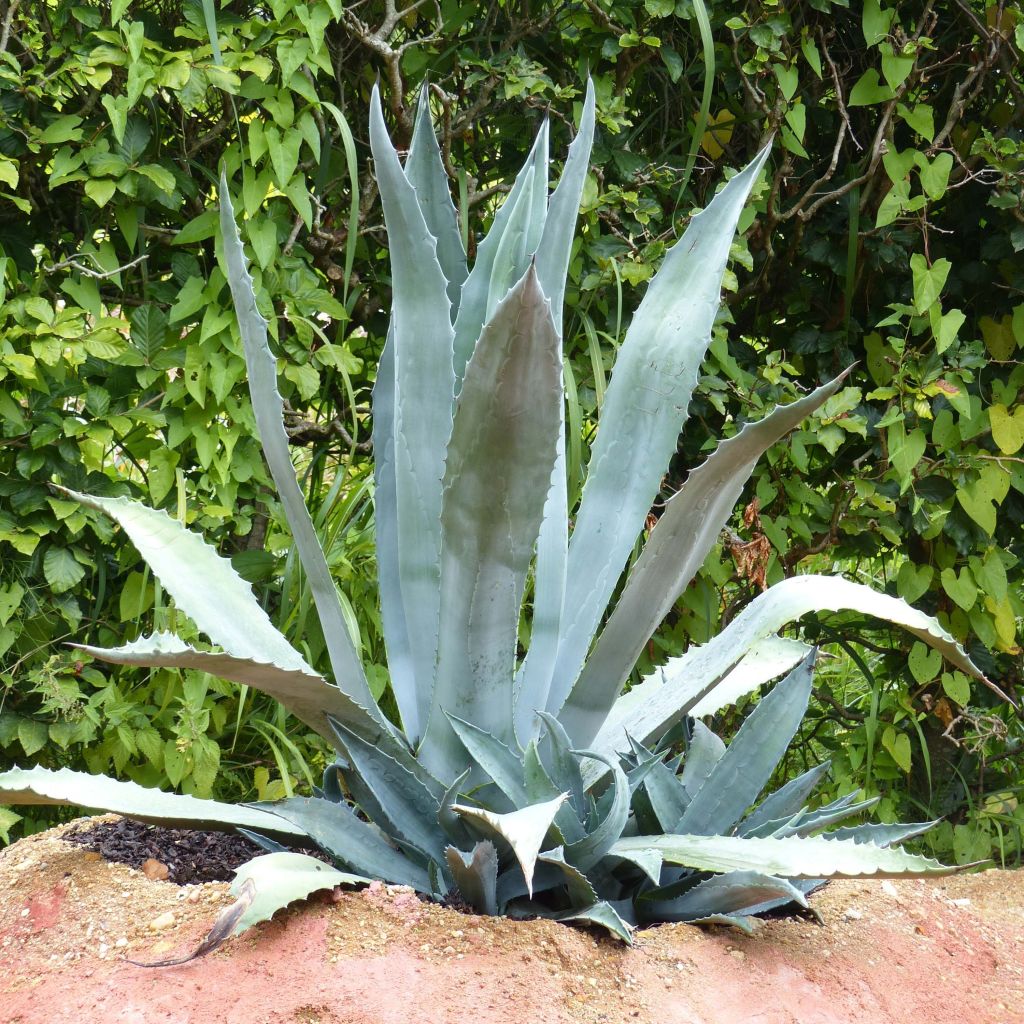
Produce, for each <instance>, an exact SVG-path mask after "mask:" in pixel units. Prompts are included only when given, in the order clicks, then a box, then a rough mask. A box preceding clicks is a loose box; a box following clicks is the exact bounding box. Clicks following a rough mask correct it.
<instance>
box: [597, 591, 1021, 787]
mask: <svg viewBox="0 0 1024 1024" xmlns="http://www.w3.org/2000/svg"><path fill="white" fill-rule="evenodd" d="M829 611H833V612H834V611H856V612H860V613H862V614H864V615H873V616H875V617H877V618H880V619H883V620H887V621H889V622H891V623H893V624H894V625H897V626H902V627H903V628H904V629H906V630H907V631H908V632H910V633H911V634H913V635H914V636H916V637H917V638H918V639H920V640H923V641H924V642H925V643H926V644H928V645H929V646H930V647H933V648H934V649H935V650H937V651H938V652H939V653H940V654H942V656H943V657H944V658H946V660H947V661H949V662H950V663H951V664H953V665H954V666H956V667H957V668H959V669H961V670H962V671H964V672H966V673H967V674H968V675H972V676H974V677H975V678H976V679H981V680H984V679H985V677H984V676H983V675H982V673H981V671H980V670H979V669H978V668H977V666H976V665H975V664H974V662H972V661H971V659H970V658H969V657H968V656H967V654H966V653H965V652H964V650H963V648H962V647H961V646H960V645H959V644H958V643H957V642H956V640H954V639H953V637H952V636H950V634H949V633H947V632H946V631H945V630H944V629H943V628H942V626H940V625H939V623H938V621H937V620H936V619H934V618H932V616H930V615H926V614H925V613H924V612H921V611H918V610H917V609H916V608H913V607H911V606H910V605H909V604H907V602H906V601H904V600H902V599H901V598H898V597H891V596H890V595H888V594H880V593H878V592H877V591H875V590H873V589H872V588H871V587H868V586H865V585H864V584H861V583H854V582H852V581H851V580H847V579H843V578H842V577H841V576H814V575H808V576H793V577H792V578H791V579H787V580H782V581H781V582H780V583H776V584H775V586H773V587H770V588H769V589H768V590H767V591H765V592H764V593H763V594H759V595H758V596H757V597H755V598H754V599H753V601H751V602H750V604H749V605H747V607H746V608H744V609H743V611H742V612H740V614H739V615H737V616H736V618H735V619H733V621H732V622H730V623H729V625H728V626H727V627H726V628H725V629H724V630H722V632H721V633H719V634H718V635H717V636H716V637H714V638H713V639H712V640H710V641H709V642H708V643H706V644H704V645H702V646H701V647H696V648H692V649H691V650H689V651H687V652H686V654H684V655H683V656H682V657H681V658H674V659H672V660H670V661H669V662H668V664H667V665H665V667H664V668H663V669H660V670H659V671H658V672H656V673H654V675H652V676H649V677H648V678H647V679H645V680H644V681H643V682H642V683H640V684H639V685H638V686H635V687H633V689H632V690H630V692H629V693H628V694H626V695H625V697H623V698H619V701H617V702H616V708H613V710H612V713H611V715H610V716H609V718H608V721H607V722H606V723H605V725H604V726H602V728H601V731H600V733H598V736H597V739H596V740H595V741H594V746H595V747H596V748H597V749H599V750H605V751H609V750H616V749H617V748H618V747H619V746H621V745H622V743H623V742H624V736H623V734H624V733H628V734H630V735H632V736H635V737H637V738H638V739H640V740H641V741H643V742H648V741H650V740H651V739H652V738H654V737H657V736H661V735H663V734H664V732H665V731H666V730H667V729H669V728H670V727H671V726H672V725H674V724H675V723H676V722H678V721H679V720H680V719H681V718H682V717H683V716H684V715H686V714H688V713H689V712H690V711H691V710H692V708H693V707H694V706H695V705H696V704H697V702H698V701H700V700H701V699H702V698H704V697H705V696H706V695H707V694H709V693H711V692H712V691H713V690H714V689H715V688H716V686H718V684H719V683H720V682H721V681H722V680H723V679H724V678H726V676H727V674H728V672H729V671H730V669H732V668H733V667H734V666H735V665H736V664H737V663H738V662H739V661H740V659H741V658H742V657H743V656H744V655H745V654H746V653H747V652H748V651H750V650H751V649H752V647H753V646H754V645H755V644H756V643H757V642H758V641H761V640H764V639H765V638H767V637H769V636H771V635H772V634H774V633H776V632H778V630H779V629H780V628H781V627H782V626H784V625H785V624H786V623H787V622H792V621H794V620H796V619H799V618H800V617H801V616H803V615H806V614H807V613H808V612H818V613H823V612H829ZM985 681H986V682H987V680H985ZM990 685H991V684H990ZM996 689H997V690H998V688H996ZM998 692H1000V693H1002V691H998ZM1003 696H1004V697H1005V694H1003ZM620 703H621V707H620ZM588 781H592V780H591V779H588Z"/></svg>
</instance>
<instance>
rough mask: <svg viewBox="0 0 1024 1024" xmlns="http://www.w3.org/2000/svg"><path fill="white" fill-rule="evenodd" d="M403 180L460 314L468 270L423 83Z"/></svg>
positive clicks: (453, 307)
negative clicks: (413, 197) (434, 246)
mask: <svg viewBox="0 0 1024 1024" xmlns="http://www.w3.org/2000/svg"><path fill="white" fill-rule="evenodd" d="M405 176H406V177H407V178H408V179H409V184H410V185H412V187H413V188H414V189H415V190H416V199H417V201H418V203H419V207H420V212H421V213H422V214H423V220H424V222H425V223H426V225H427V228H428V230H429V231H430V233H431V234H432V235H433V236H434V238H435V239H436V240H437V262H438V263H439V264H440V265H441V271H442V272H443V273H444V276H445V280H447V282H448V288H447V294H448V301H449V302H450V303H451V317H452V318H453V319H454V317H455V315H456V314H457V313H458V311H459V301H460V299H461V297H462V286H463V284H464V283H465V281H466V276H467V275H468V273H469V268H468V267H467V265H466V250H465V249H464V248H463V246H462V234H461V232H460V231H459V215H458V213H457V211H456V209H455V204H454V203H453V202H452V193H451V188H450V187H449V183H448V175H447V173H446V172H445V169H444V162H443V160H442V159H441V147H440V146H438V144H437V136H435V135H434V126H433V124H432V123H431V119H430V86H429V85H428V84H427V83H426V82H424V83H423V87H422V88H421V89H420V97H419V101H418V102H417V104H416V122H415V125H414V127H413V132H412V142H411V143H410V144H409V156H408V157H407V158H406V161H405Z"/></svg>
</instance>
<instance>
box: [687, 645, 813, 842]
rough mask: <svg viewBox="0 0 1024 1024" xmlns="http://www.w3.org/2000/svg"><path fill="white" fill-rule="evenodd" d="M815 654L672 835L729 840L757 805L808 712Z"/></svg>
mask: <svg viewBox="0 0 1024 1024" xmlns="http://www.w3.org/2000/svg"><path fill="white" fill-rule="evenodd" d="M814 658H815V652H813V651H812V652H811V654H810V655H808V656H807V658H806V659H805V660H804V661H803V663H802V664H800V665H798V666H797V667H796V668H795V669H793V671H792V672H790V674H789V675H788V676H786V678H785V679H784V680H783V681H782V682H781V683H779V684H778V685H777V686H776V687H775V688H774V689H773V690H772V691H771V693H769V694H768V696H766V697H764V698H763V699H762V700H761V701H760V702H759V703H758V705H757V707H755V708H754V710H753V711H752V712H751V713H750V714H749V715H748V716H747V719H746V721H744V723H743V725H741V726H740V730H739V732H738V733H737V734H736V736H735V738H734V739H733V741H732V743H730V744H729V747H728V749H727V750H726V751H725V753H724V754H723V755H722V757H721V759H720V760H719V761H718V762H717V763H716V764H715V766H714V767H713V768H712V769H711V772H710V773H709V774H708V777H707V779H706V780H705V782H704V784H703V785H702V786H701V787H700V788H699V789H698V790H697V792H696V793H694V794H693V797H692V798H691V800H690V803H689V804H688V805H687V807H686V810H685V811H684V812H683V816H682V818H681V819H680V820H679V823H678V826H677V828H676V829H674V831H676V832H683V833H686V834H688V835H717V834H728V833H729V831H730V830H731V829H732V827H733V825H735V824H736V822H737V821H739V820H740V818H741V817H742V816H743V813H744V811H746V810H747V808H748V807H750V806H751V804H753V803H754V801H755V800H756V799H757V797H758V795H759V794H760V792H761V790H762V789H764V787H765V786H766V785H767V783H768V780H769V779H770V778H771V776H772V772H774V771H775V767H776V765H777V764H778V763H779V761H781V760H782V756H783V755H784V754H785V752H786V750H787V748H788V747H789V743H790V741H791V740H792V739H793V737H794V736H795V735H796V731H797V729H798V728H799V727H800V723H801V721H803V717H804V714H805V712H806V711H807V702H808V700H810V696H811V677H812V675H813V672H814Z"/></svg>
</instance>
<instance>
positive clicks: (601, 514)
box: [548, 149, 768, 735]
mask: <svg viewBox="0 0 1024 1024" xmlns="http://www.w3.org/2000/svg"><path fill="white" fill-rule="evenodd" d="M767 156H768V151H767V149H766V150H764V151H763V152H762V153H761V154H759V155H758V156H757V157H756V158H755V160H754V161H753V162H752V163H751V164H750V165H749V166H748V167H747V168H746V169H744V170H743V171H741V172H740V173H739V174H737V175H736V176H735V177H734V178H732V180H731V181H730V182H729V183H728V184H727V185H726V186H725V188H724V189H723V190H722V191H721V192H720V193H719V194H718V195H717V196H716V197H715V198H714V200H713V201H712V202H711V204H710V205H709V206H708V208H707V209H706V210H704V211H703V212H702V213H699V214H697V215H696V216H695V217H694V218H693V219H692V220H691V222H690V224H689V226H688V228H687V229H686V233H685V234H684V235H683V237H682V238H681V239H680V240H679V241H678V242H677V243H676V244H675V245H674V246H673V247H672V248H671V249H670V250H669V252H668V254H667V256H666V257H665V260H664V263H663V264H662V266H661V269H660V270H659V271H658V273H657V274H656V275H655V278H654V280H653V281H652V282H651V284H650V286H649V287H648V289H647V293H646V295H644V298H643V301H642V302H641V303H640V307H639V309H637V311H636V314H635V315H634V317H633V321H632V323H631V324H630V327H629V330H628V331H627V333H626V338H625V340H624V342H623V344H622V347H621V349H620V350H619V354H618V358H617V360H616V363H615V368H614V370H613V372H612V379H611V383H610V385H609V387H608V392H607V394H606V395H605V400H604V406H603V408H602V412H601V423H600V427H599V429H598V433H597V440H596V442H595V444H594V447H593V450H592V453H591V458H590V468H589V471H588V473H587V480H586V484H585V485H584V488H583V497H582V501H581V504H580V508H579V512H578V514H577V516H576V524H575V527H574V529H573V534H572V539H571V540H570V542H569V561H568V571H567V576H566V579H567V584H566V593H565V608H566V609H567V616H566V621H565V622H564V624H563V626H562V637H561V640H560V642H559V648H558V659H557V661H556V664H555V670H554V673H553V675H552V685H551V691H550V693H549V695H548V709H549V710H551V711H557V710H558V709H560V708H561V707H562V705H563V703H564V702H565V700H566V698H567V696H568V695H569V692H570V690H571V689H572V687H573V684H574V683H575V682H576V678H577V676H578V675H579V673H580V669H581V668H582V666H583V661H584V659H585V658H586V655H587V650H588V648H589V647H590V642H591V640H592V639H593V636H594V633H595V631H596V629H597V627H598V624H599V623H600V621H601V616H602V615H603V614H604V612H605V609H606V608H607V606H608V602H609V599H610V598H611V595H612V591H613V590H614V588H615V584H616V583H617V582H618V578H619V574H620V573H621V572H622V568H623V566H624V565H625V564H626V559H627V558H628V557H629V553H630V552H631V551H632V549H633V544H634V542H635V541H636V538H637V536H638V534H639V533H640V531H641V529H642V528H643V524H644V519H645V517H646V516H647V513H648V511H649V510H650V507H651V504H652V503H653V501H654V499H655V497H656V495H657V493H658V488H659V487H660V486H661V478H662V476H663V474H664V472H665V468H666V466H667V465H668V462H669V459H670V458H671V456H672V455H673V454H674V453H675V450H676V444H677V441H678V438H679V431H680V428H681V427H682V424H683V422H684V421H685V419H686V412H687V407H688V406H689V403H690V396H691V394H692V392H693V388H694V386H695V385H696V383H697V374H698V371H699V370H700V364H701V361H702V360H703V358H704V352H705V350H706V349H707V346H708V344H709V343H710V341H711V327H712V324H713V322H714V319H715V314H716V312H717V310H718V306H719V300H720V292H721V285H722V276H723V274H724V272H725V266H726V261H727V259H728V255H729V249H730V246H731V245H732V240H733V236H734V234H735V231H736V223H737V221H738V219H739V216H740V213H741V212H742V211H743V206H744V204H745V202H746V199H747V195H748V193H749V191H750V189H751V187H752V186H753V184H754V181H755V180H756V178H757V176H758V174H759V173H760V171H761V167H762V166H763V164H764V162H765V160H766V159H767ZM630 667H632V666H630ZM613 699H614V695H613ZM609 706H610V703H609ZM570 735H572V733H570ZM581 735H584V733H583V732H581ZM591 735H593V733H591Z"/></svg>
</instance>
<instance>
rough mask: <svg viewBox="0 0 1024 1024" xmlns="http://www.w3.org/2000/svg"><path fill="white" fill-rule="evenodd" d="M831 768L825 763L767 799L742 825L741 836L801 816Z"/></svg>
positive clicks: (830, 763)
mask: <svg viewBox="0 0 1024 1024" xmlns="http://www.w3.org/2000/svg"><path fill="white" fill-rule="evenodd" d="M831 766H832V762H831V761H823V762H822V763H821V764H819V765H816V766H815V767H814V768H811V769H809V770H808V771H806V772H804V773H803V774H802V775H798V776H797V777H796V778H795V779H790V780H789V782H787V783H786V784H785V785H784V786H782V788H781V789H777V790H776V791H775V792H774V793H772V794H771V795H770V796H767V797H765V798H764V800H762V801H761V803H759V804H758V805H757V807H755V808H754V810H752V811H751V812H750V814H748V815H747V816H746V818H744V819H743V821H742V822H741V823H740V827H739V830H738V831H739V834H740V835H741V836H745V835H751V834H753V833H754V832H755V830H757V829H758V828H760V827H761V826H762V825H764V824H766V823H767V822H770V821H775V820H777V819H780V818H781V819H784V820H787V821H788V820H789V819H790V818H792V817H793V815H795V814H799V813H800V811H801V809H802V808H803V806H804V804H805V803H806V802H807V798H808V797H809V796H810V795H811V793H813V792H814V790H815V787H816V786H817V785H818V783H819V782H820V781H821V780H822V779H823V778H824V777H825V776H826V775H827V774H828V770H829V768H831Z"/></svg>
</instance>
